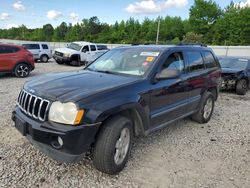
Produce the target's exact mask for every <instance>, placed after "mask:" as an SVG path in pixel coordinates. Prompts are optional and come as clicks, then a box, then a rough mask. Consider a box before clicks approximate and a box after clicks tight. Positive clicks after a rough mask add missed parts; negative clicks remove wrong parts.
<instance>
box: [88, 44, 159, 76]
mask: <svg viewBox="0 0 250 188" xmlns="http://www.w3.org/2000/svg"><path fill="white" fill-rule="evenodd" d="M159 55H160V51H159V50H158V51H157V50H150V49H148V48H147V49H143V48H138V49H137V48H120V49H113V50H110V51H109V52H107V53H105V54H104V55H102V56H101V57H100V58H99V59H97V60H96V61H95V62H93V63H92V64H90V65H89V66H88V67H87V68H86V69H87V70H92V71H97V72H106V73H117V74H126V75H133V76H142V75H144V74H145V73H146V72H147V70H148V69H149V68H150V67H151V66H152V65H153V63H154V62H155V60H156V58H157V57H158V56H159Z"/></svg>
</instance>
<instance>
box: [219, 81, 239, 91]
mask: <svg viewBox="0 0 250 188" xmlns="http://www.w3.org/2000/svg"><path fill="white" fill-rule="evenodd" d="M236 82H237V81H236V80H235V79H225V78H222V79H221V85H220V88H221V89H222V90H230V89H235V86H236Z"/></svg>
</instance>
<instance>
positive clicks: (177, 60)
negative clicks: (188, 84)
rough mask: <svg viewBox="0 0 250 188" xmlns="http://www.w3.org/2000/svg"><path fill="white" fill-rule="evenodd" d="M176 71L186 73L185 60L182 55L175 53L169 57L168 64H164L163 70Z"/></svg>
mask: <svg viewBox="0 0 250 188" xmlns="http://www.w3.org/2000/svg"><path fill="white" fill-rule="evenodd" d="M165 68H168V69H176V70H179V71H180V72H183V71H184V60H183V55H182V53H179V52H175V53H173V54H171V55H170V56H168V58H167V60H166V62H165V63H164V64H163V69H165Z"/></svg>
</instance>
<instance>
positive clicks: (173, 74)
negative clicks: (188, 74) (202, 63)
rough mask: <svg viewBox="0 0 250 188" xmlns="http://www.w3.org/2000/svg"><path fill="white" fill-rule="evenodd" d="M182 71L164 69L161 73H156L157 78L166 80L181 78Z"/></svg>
mask: <svg viewBox="0 0 250 188" xmlns="http://www.w3.org/2000/svg"><path fill="white" fill-rule="evenodd" d="M180 75H181V72H180V71H179V70H176V69H163V70H162V71H161V72H160V73H158V74H157V75H156V79H157V80H166V79H174V78H179V77H180Z"/></svg>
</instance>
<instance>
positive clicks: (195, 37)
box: [182, 32, 203, 43]
mask: <svg viewBox="0 0 250 188" xmlns="http://www.w3.org/2000/svg"><path fill="white" fill-rule="evenodd" d="M182 42H184V43H202V42H203V36H202V35H201V34H196V33H194V32H188V33H187V34H186V35H185V36H184V37H183V40H182Z"/></svg>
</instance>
